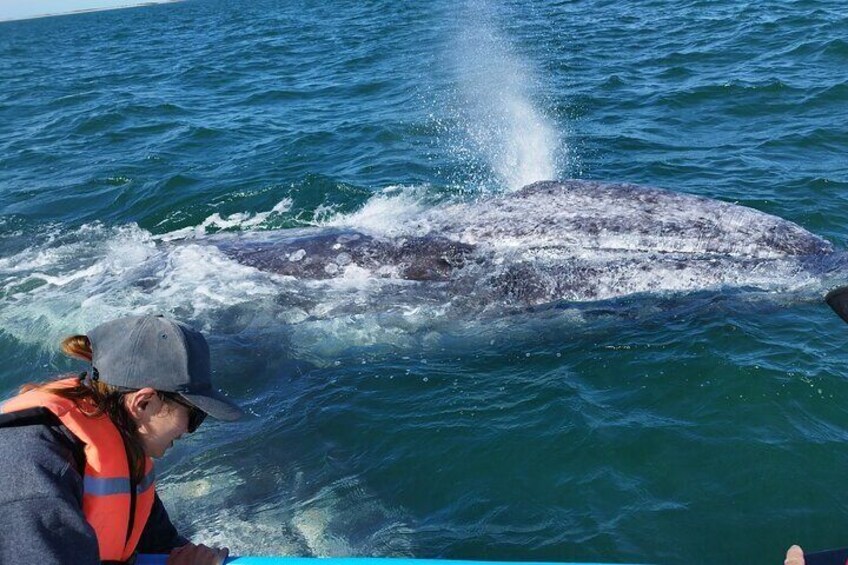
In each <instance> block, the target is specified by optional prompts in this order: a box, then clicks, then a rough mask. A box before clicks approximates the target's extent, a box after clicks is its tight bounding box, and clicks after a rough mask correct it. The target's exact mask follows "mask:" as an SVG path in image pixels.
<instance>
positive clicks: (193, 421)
mask: <svg viewBox="0 0 848 565" xmlns="http://www.w3.org/2000/svg"><path fill="white" fill-rule="evenodd" d="M165 398H167V399H168V400H170V401H172V402H175V403H177V404H180V405H182V406H185V407H186V408H188V433H190V434H193V433H194V431H195V430H196V429H197V428H198V427H200V424H202V423H203V420H205V419H206V412H204V411H203V410H201V409H200V408H198V407H196V406H192V405H191V404H189V403H188V402H186V401H185V400H183V399H182V397H180V396H179V395H176V394H166V395H165Z"/></svg>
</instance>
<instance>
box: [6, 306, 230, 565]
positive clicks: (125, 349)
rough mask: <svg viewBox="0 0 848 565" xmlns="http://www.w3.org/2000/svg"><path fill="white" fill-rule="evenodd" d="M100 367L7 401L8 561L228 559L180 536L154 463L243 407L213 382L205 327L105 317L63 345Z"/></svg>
mask: <svg viewBox="0 0 848 565" xmlns="http://www.w3.org/2000/svg"><path fill="white" fill-rule="evenodd" d="M62 349H63V351H65V353H67V354H69V355H71V356H73V357H76V358H79V359H83V360H85V361H87V362H89V363H90V364H91V367H90V370H89V371H88V372H86V373H83V374H82V375H80V376H74V377H70V378H62V379H60V380H57V381H54V382H50V383H46V384H42V385H37V386H36V385H28V386H25V387H23V388H22V389H21V393H20V394H19V395H18V396H16V397H14V398H12V399H10V400H8V401H7V402H5V403H3V404H2V406H0V487H2V488H0V515H2V516H3V519H2V523H3V527H2V528H0V563H10V564H11V563H20V564H21V565H23V564H28V563H38V564H39V565H49V564H54V563H56V564H59V563H62V564H66V563H74V564H80V565H87V564H98V563H101V562H104V563H126V562H132V560H133V559H134V556H135V554H136V553H169V554H170V556H169V559H168V563H169V564H171V565H186V564H217V563H223V561H224V560H225V559H226V557H227V553H228V550H227V549H226V548H222V549H214V548H208V547H205V546H203V545H198V546H195V545H193V544H191V543H188V540H186V539H185V538H183V537H182V536H180V535H179V534H178V533H177V531H176V529H175V528H174V526H173V525H172V524H171V521H170V520H169V518H168V514H167V512H166V511H165V508H164V507H163V505H162V502H161V501H160V500H159V497H158V496H157V495H156V492H155V485H154V484H153V483H154V473H153V460H152V458H158V457H161V456H162V455H163V454H164V453H165V451H167V450H168V448H169V447H171V446H172V445H173V443H174V441H175V440H177V439H179V438H180V437H182V436H183V434H185V433H192V432H193V431H194V430H196V429H197V427H198V426H199V425H200V423H201V422H202V421H203V419H204V418H205V417H206V416H207V415H209V416H212V417H213V418H216V419H220V420H228V421H231V420H236V419H238V418H239V417H240V416H242V411H241V410H240V409H239V408H238V406H236V405H235V404H233V403H232V402H231V401H230V400H228V399H227V398H226V397H225V396H223V395H222V394H221V393H219V392H217V391H216V390H215V389H213V388H212V383H211V379H210V363H209V347H208V345H207V344H206V340H205V339H204V338H203V336H202V335H201V334H200V333H199V332H197V331H195V330H193V329H191V328H189V327H187V326H185V325H183V324H180V323H177V322H174V321H172V320H169V319H167V318H164V317H161V316H134V317H129V318H121V319H118V320H113V321H111V322H107V323H105V324H102V325H100V326H98V327H96V328H94V329H93V330H91V331H90V332H88V334H87V335H77V336H72V337H69V338H67V339H65V340H64V341H63V342H62Z"/></svg>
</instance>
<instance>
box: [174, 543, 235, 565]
mask: <svg viewBox="0 0 848 565" xmlns="http://www.w3.org/2000/svg"><path fill="white" fill-rule="evenodd" d="M229 554H230V550H229V549H227V548H226V547H221V548H216V547H206V546H205V545H203V544H200V545H194V544H193V543H187V544H185V545H184V546H182V547H178V548H176V549H174V550H172V551H171V554H170V555H169V556H168V565H224V561H225V560H226V559H227V556H228V555H229Z"/></svg>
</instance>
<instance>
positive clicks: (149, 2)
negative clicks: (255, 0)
mask: <svg viewBox="0 0 848 565" xmlns="http://www.w3.org/2000/svg"><path fill="white" fill-rule="evenodd" d="M182 1H183V0H145V1H144V2H136V3H127V4H121V5H118V6H97V7H93V8H82V9H80V10H71V11H69V12H51V13H47V14H35V15H32V16H20V17H11V18H0V23H6V22H22V21H26V20H37V19H41V18H54V17H57V16H72V15H74V14H88V13H90V12H106V11H109V10H126V9H128V8H143V7H145V6H157V5H159V4H174V3H176V2H182Z"/></svg>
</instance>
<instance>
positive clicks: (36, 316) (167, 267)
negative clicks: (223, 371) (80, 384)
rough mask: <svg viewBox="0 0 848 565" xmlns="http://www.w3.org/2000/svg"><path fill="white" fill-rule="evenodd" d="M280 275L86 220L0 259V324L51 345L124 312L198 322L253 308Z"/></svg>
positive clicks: (211, 250)
mask: <svg viewBox="0 0 848 565" xmlns="http://www.w3.org/2000/svg"><path fill="white" fill-rule="evenodd" d="M279 292H280V277H278V276H276V275H274V274H272V273H265V272H261V271H257V270H256V269H254V268H252V267H247V266H244V265H241V264H239V263H237V262H235V261H233V260H231V259H229V258H227V257H226V256H225V255H224V254H223V253H222V252H221V251H220V250H219V249H217V248H216V247H214V246H211V245H200V244H193V243H180V244H172V243H167V242H165V243H162V242H160V243H157V242H156V241H155V238H154V237H153V236H152V235H151V234H150V233H149V232H147V231H146V230H143V229H141V228H139V227H138V226H135V225H128V226H122V227H118V228H107V227H104V226H102V225H99V224H93V225H87V226H83V227H81V228H78V229H77V230H74V231H72V232H67V233H65V234H59V235H57V236H55V237H52V236H51V237H49V238H46V241H43V242H42V243H39V244H36V245H34V246H33V247H30V248H28V249H26V250H24V251H22V252H20V253H18V254H16V255H14V256H11V257H7V258H4V259H3V260H2V262H0V300H2V303H3V307H2V308H0V325H1V326H2V327H3V328H4V330H5V331H6V332H7V333H8V334H10V335H12V336H13V337H15V338H16V339H18V340H20V341H22V342H25V343H30V344H40V345H43V346H44V347H45V348H50V349H52V348H53V347H54V344H55V343H56V342H57V340H58V339H61V338H62V337H64V336H65V335H68V334H71V333H78V332H80V331H84V330H86V329H89V328H91V327H93V326H95V325H97V324H99V323H101V322H103V321H104V320H107V319H110V318H115V317H119V316H124V315H130V314H143V313H154V312H155V313H165V314H169V313H171V314H174V313H178V315H179V317H181V318H186V317H190V318H194V319H195V320H196V321H197V320H202V321H203V322H204V323H206V322H208V321H213V320H214V319H215V317H216V316H217V315H218V314H219V312H220V311H221V310H222V309H224V308H226V307H228V306H232V305H237V304H249V305H252V306H254V307H260V306H261V304H262V301H263V300H265V299H269V300H270V299H272V298H273V297H274V296H276V295H277V294H278V293H279Z"/></svg>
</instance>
